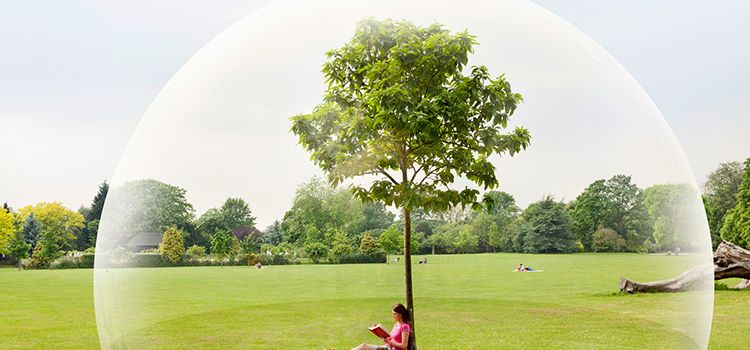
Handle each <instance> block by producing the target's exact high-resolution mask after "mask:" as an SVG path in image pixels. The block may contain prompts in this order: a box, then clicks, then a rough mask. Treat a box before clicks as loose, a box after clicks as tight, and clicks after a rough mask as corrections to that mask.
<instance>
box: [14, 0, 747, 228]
mask: <svg viewBox="0 0 750 350" xmlns="http://www.w3.org/2000/svg"><path fill="white" fill-rule="evenodd" d="M268 2H269V1H216V2H205V1H204V2H199V1H159V2H154V1H128V2H120V3H112V2H107V3H104V2H96V1H68V2H55V1H48V2H42V1H39V2H2V3H0V50H2V51H0V149H3V150H4V152H3V157H2V158H1V159H2V161H0V164H1V165H0V201H7V202H8V203H9V205H11V206H12V207H21V206H24V205H28V204H33V203H36V202H40V201H56V200H59V201H62V202H63V203H64V204H65V205H66V206H68V207H71V208H77V207H78V206H80V205H82V204H85V205H88V204H89V203H90V201H91V199H92V198H93V196H94V195H95V193H96V189H97V185H98V184H99V183H101V182H102V181H103V180H105V179H112V176H113V174H114V172H115V168H116V167H117V164H118V161H119V160H120V158H121V156H122V154H123V152H124V150H125V147H126V145H127V143H128V140H129V138H130V136H131V134H132V133H133V131H134V130H135V129H136V126H137V125H138V123H139V121H140V119H141V117H142V116H143V115H144V113H145V112H146V110H147V109H148V108H149V106H150V105H151V103H152V102H153V101H154V99H155V98H156V96H157V95H158V94H159V92H160V91H161V90H162V88H163V87H164V86H165V84H166V83H167V82H168V81H170V79H171V78H172V76H173V75H174V74H175V73H176V72H177V71H178V70H179V69H180V67H182V66H183V65H184V64H185V63H186V62H187V61H188V60H189V59H190V58H191V57H192V56H193V55H194V54H195V53H196V52H198V51H199V50H200V49H201V48H202V47H203V46H204V45H206V44H207V43H208V42H209V41H211V39H212V38H214V37H215V36H216V35H218V34H219V33H221V32H222V31H223V30H225V29H226V28H227V27H229V26H230V25H232V24H233V23H235V22H237V21H239V20H240V19H242V18H244V17H245V16H246V15H248V14H250V13H251V12H253V11H254V10H256V9H258V8H260V7H262V6H264V5H266V4H267V3H268ZM536 3H537V4H539V5H541V6H543V7H545V8H547V9H548V10H550V11H552V12H554V13H555V14H557V15H559V16H561V17H562V18H564V19H565V20H567V21H569V22H570V23H572V24H573V25H575V26H576V27H578V29H580V30H581V31H583V32H584V33H586V34H587V35H588V36H590V37H591V38H592V39H594V40H595V41H596V42H598V43H599V44H600V45H601V46H602V47H603V48H605V49H606V50H607V51H609V53H610V54H612V55H613V56H614V58H616V59H617V60H618V61H619V62H620V63H621V64H622V65H623V66H624V67H625V69H627V71H628V72H630V74H632V76H633V77H634V78H635V79H636V80H637V81H638V82H639V83H640V85H641V86H642V87H643V89H644V90H645V92H646V93H648V95H649V96H650V97H651V98H652V99H653V101H654V103H655V104H656V106H657V107H658V108H659V109H660V110H661V112H662V113H663V115H664V117H665V119H666V120H667V122H668V123H669V124H670V126H671V127H672V129H673V130H674V132H675V135H676V137H677V139H678V140H679V141H680V143H681V144H682V147H683V149H684V151H685V154H686V156H687V158H688V160H689V161H690V163H691V165H692V168H693V174H694V176H695V177H696V180H697V181H698V182H699V183H700V182H703V181H704V179H705V176H706V175H707V174H708V173H709V172H710V171H711V170H712V169H714V168H715V167H716V165H718V163H720V162H726V161H731V160H743V159H744V158H746V157H749V156H750V137H747V134H748V131H749V130H750V115H748V114H749V113H750V107H748V106H747V104H746V101H747V97H748V96H750V86H748V85H747V84H745V83H744V82H746V81H748V79H750V68H748V67H747V65H746V63H747V62H750V42H749V41H750V39H748V37H747V35H745V34H746V33H748V32H750V23H748V21H746V18H744V16H745V15H746V14H747V13H748V10H750V5H748V3H747V2H744V1H716V2H705V1H658V2H654V1H621V2H601V1H593V0H591V1H559V0H544V1H542V0H539V1H536ZM480 41H481V40H480ZM483 46H484V47H489V48H491V46H489V45H488V44H484V43H483ZM217 69H219V70H220V67H217ZM316 69H317V68H316ZM315 72H317V70H316V71H315ZM516 85H518V84H516ZM516 85H514V86H516ZM521 86H523V85H522V84H521ZM527 90H528V89H527ZM527 100H528V99H527ZM527 104H528V108H531V109H533V107H532V106H533V105H532V104H531V103H530V102H527ZM524 107H527V106H524ZM296 112H297V113H299V112H302V111H300V110H297V111H296ZM521 124H523V123H521ZM537 130H538V128H537ZM533 131H534V129H532V134H534V132H533ZM536 135H539V133H537V134H536ZM239 161H240V162H241V160H239ZM215 173H216V174H217V176H218V177H219V178H220V177H221V176H222V173H224V172H223V171H222V170H221V169H216V170H215ZM224 175H226V174H224ZM602 176H604V175H602ZM590 180H593V179H589V178H587V177H584V179H582V180H581V181H583V182H584V183H585V182H590ZM501 181H502V178H501ZM508 181H510V182H512V179H511V180H508ZM175 182H177V183H175V184H178V185H182V184H181V183H179V181H175ZM579 187H580V188H579ZM581 189H582V187H581V185H578V184H576V188H575V190H578V191H580V190H581ZM189 190H190V189H189ZM517 190H518V191H519V192H523V191H525V190H523V189H522V188H521V187H517ZM194 191H195V189H194ZM291 191H293V189H291ZM571 191H573V190H570V191H568V192H570V193H575V192H574V191H573V192H571ZM510 192H513V191H510ZM563 192H564V191H563ZM563 195H565V193H563ZM217 196H219V195H217ZM221 196H223V197H224V198H225V196H224V194H223V193H222V194H221ZM221 196H219V197H221ZM529 196H531V198H536V197H538V196H539V194H538V193H531V194H529ZM569 196H570V194H568V197H569ZM247 199H248V201H249V202H250V203H251V206H253V210H254V211H255V212H259V211H260V212H262V209H261V208H259V207H261V206H263V205H264V204H263V203H259V202H258V201H257V200H253V199H251V198H247ZM567 199H572V198H567ZM199 201H200V200H199ZM525 201H526V202H528V200H525ZM219 202H220V201H219V200H217V199H212V201H203V202H202V203H196V207H197V209H199V212H201V211H203V210H205V209H206V207H210V206H216V205H219V204H220V203H219ZM265 216H266V217H264V219H263V220H262V221H263V223H267V222H268V220H270V219H269V218H270V214H266V215H265Z"/></svg>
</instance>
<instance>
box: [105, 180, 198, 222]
mask: <svg viewBox="0 0 750 350" xmlns="http://www.w3.org/2000/svg"><path fill="white" fill-rule="evenodd" d="M185 193H186V191H185V189H183V188H180V187H177V186H174V185H169V184H166V183H163V182H161V181H157V180H152V179H147V180H136V181H132V182H128V183H125V184H124V185H122V186H120V187H118V188H115V189H113V190H112V192H111V193H110V194H109V195H110V196H111V202H108V211H109V210H111V213H112V214H113V216H112V219H113V222H114V225H115V227H117V228H118V229H119V230H121V231H122V232H124V233H125V234H129V235H135V234H137V233H141V232H164V230H166V228H167V227H170V226H173V225H174V226H176V227H177V228H178V229H186V228H190V227H191V226H192V220H193V212H194V210H193V206H192V205H191V204H190V203H188V201H187V199H186V198H185ZM109 205H111V208H110V207H109Z"/></svg>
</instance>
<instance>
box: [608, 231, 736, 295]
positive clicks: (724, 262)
mask: <svg viewBox="0 0 750 350" xmlns="http://www.w3.org/2000/svg"><path fill="white" fill-rule="evenodd" d="M710 273H713V276H714V280H720V279H724V278H743V279H744V280H743V281H742V282H741V283H740V284H738V285H737V286H735V288H748V287H750V251H749V250H747V249H744V248H742V247H739V246H737V245H736V244H733V243H730V242H727V241H724V242H721V244H719V246H718V247H717V248H716V251H715V252H714V265H713V271H712V269H711V266H704V265H700V266H695V267H693V268H691V269H689V270H687V271H685V272H683V273H682V274H680V275H679V276H677V277H675V278H672V279H668V280H664V281H656V282H647V283H639V282H635V281H632V280H629V279H627V278H625V277H621V278H620V284H619V288H620V291H621V292H626V293H630V294H632V293H659V292H667V293H675V292H686V291H690V290H694V289H697V288H699V287H701V284H702V283H703V282H705V280H706V275H707V274H710Z"/></svg>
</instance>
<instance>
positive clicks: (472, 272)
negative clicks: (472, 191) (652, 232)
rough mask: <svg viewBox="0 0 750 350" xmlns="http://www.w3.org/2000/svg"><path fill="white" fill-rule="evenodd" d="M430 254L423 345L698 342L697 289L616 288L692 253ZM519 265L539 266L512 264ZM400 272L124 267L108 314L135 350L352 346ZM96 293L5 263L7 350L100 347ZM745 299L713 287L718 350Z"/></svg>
mask: <svg viewBox="0 0 750 350" xmlns="http://www.w3.org/2000/svg"><path fill="white" fill-rule="evenodd" d="M418 258H419V257H416V258H415V261H416V260H417V259H418ZM428 260H429V264H427V265H414V268H413V269H414V286H415V290H414V295H415V305H416V330H417V339H418V342H419V345H420V349H424V350H431V349H545V348H553V349H656V348H658V349H670V348H673V349H689V348H691V347H694V345H692V344H693V343H692V341H691V340H690V337H689V336H688V335H686V334H684V333H683V331H684V328H681V326H680V323H679V320H682V319H684V318H685V317H686V315H689V314H690V312H691V311H692V308H691V306H694V303H695V297H696V295H695V294H694V293H681V294H643V295H619V294H617V293H615V292H616V291H617V281H618V279H619V277H620V276H627V277H630V278H633V279H636V280H640V281H646V280H655V279H663V278H666V277H672V276H674V275H676V274H677V273H679V272H681V270H682V269H684V268H685V267H686V266H687V265H688V264H690V261H689V260H690V257H682V256H680V257H673V256H649V255H636V254H573V255H521V254H481V255H452V256H428ZM518 263H524V264H525V265H528V266H532V267H534V268H537V269H543V270H544V272H540V273H513V272H511V269H512V268H513V267H514V266H516V265H517V264H518ZM654 267H658V268H654ZM402 271H403V266H402V265H400V264H393V263H391V264H388V265H385V264H376V265H297V266H270V267H268V268H264V269H262V270H256V269H251V268H246V267H225V268H219V267H182V268H151V269H138V270H130V271H128V272H127V273H130V274H131V275H132V279H130V280H128V282H129V283H124V284H122V285H121V286H118V288H115V289H114V290H113V291H112V293H113V294H112V295H114V294H117V293H121V294H122V295H136V294H135V293H136V291H140V293H139V294H137V295H138V298H134V299H137V300H128V301H127V303H121V304H116V306H118V307H120V309H119V312H118V313H117V315H118V316H117V317H115V318H114V319H113V320H114V321H115V322H123V323H115V324H113V325H112V329H119V330H122V329H129V330H132V333H129V335H128V336H126V338H125V339H124V341H125V343H126V344H127V345H128V346H129V347H130V348H133V349H145V348H158V349H162V348H178V349H181V348H199V349H317V350H319V349H321V348H323V347H326V348H328V347H335V348H336V349H348V348H350V347H352V346H354V345H356V344H359V343H361V342H371V343H373V342H375V341H376V340H377V339H376V338H375V337H374V336H372V335H371V334H370V333H369V332H368V331H367V329H366V327H367V326H368V325H369V324H371V323H373V322H381V323H384V324H386V325H387V327H390V325H391V324H392V321H391V320H390V307H391V306H392V304H394V303H396V302H399V301H401V300H402V299H403V296H402V295H403V291H402V290H403V286H402V285H403V274H402ZM121 272H125V271H121ZM133 272H135V274H133ZM732 282H734V281H732ZM728 284H729V285H732V283H731V282H730V283H728ZM92 289H93V271H92V270H45V271H23V272H18V271H16V270H14V269H10V268H2V269H0V340H1V341H0V344H2V345H1V346H0V347H2V348H3V349H16V348H34V349H44V348H49V349H81V348H84V349H89V348H96V347H98V346H99V340H98V338H97V331H96V320H95V315H94V302H93V290H92ZM748 307H750V291H719V292H717V293H716V297H715V316H714V326H713V332H712V336H711V342H710V346H709V347H710V348H712V349H736V348H738V346H740V345H741V344H743V343H747V341H748V340H750V335H748V332H747V331H748V330H750V320H748V318H744V317H741V315H742V313H741V310H746V309H747V308H748Z"/></svg>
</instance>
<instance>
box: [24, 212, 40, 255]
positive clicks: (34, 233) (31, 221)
mask: <svg viewBox="0 0 750 350" xmlns="http://www.w3.org/2000/svg"><path fill="white" fill-rule="evenodd" d="M21 236H22V237H23V240H24V241H25V242H26V243H28V244H29V245H30V246H31V247H30V248H29V250H30V251H33V250H34V248H35V247H36V244H37V243H38V242H39V239H40V238H41V236H42V223H41V222H39V220H37V219H36V216H34V213H31V214H29V216H28V217H27V218H26V221H25V222H24V225H23V230H22V231H21Z"/></svg>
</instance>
